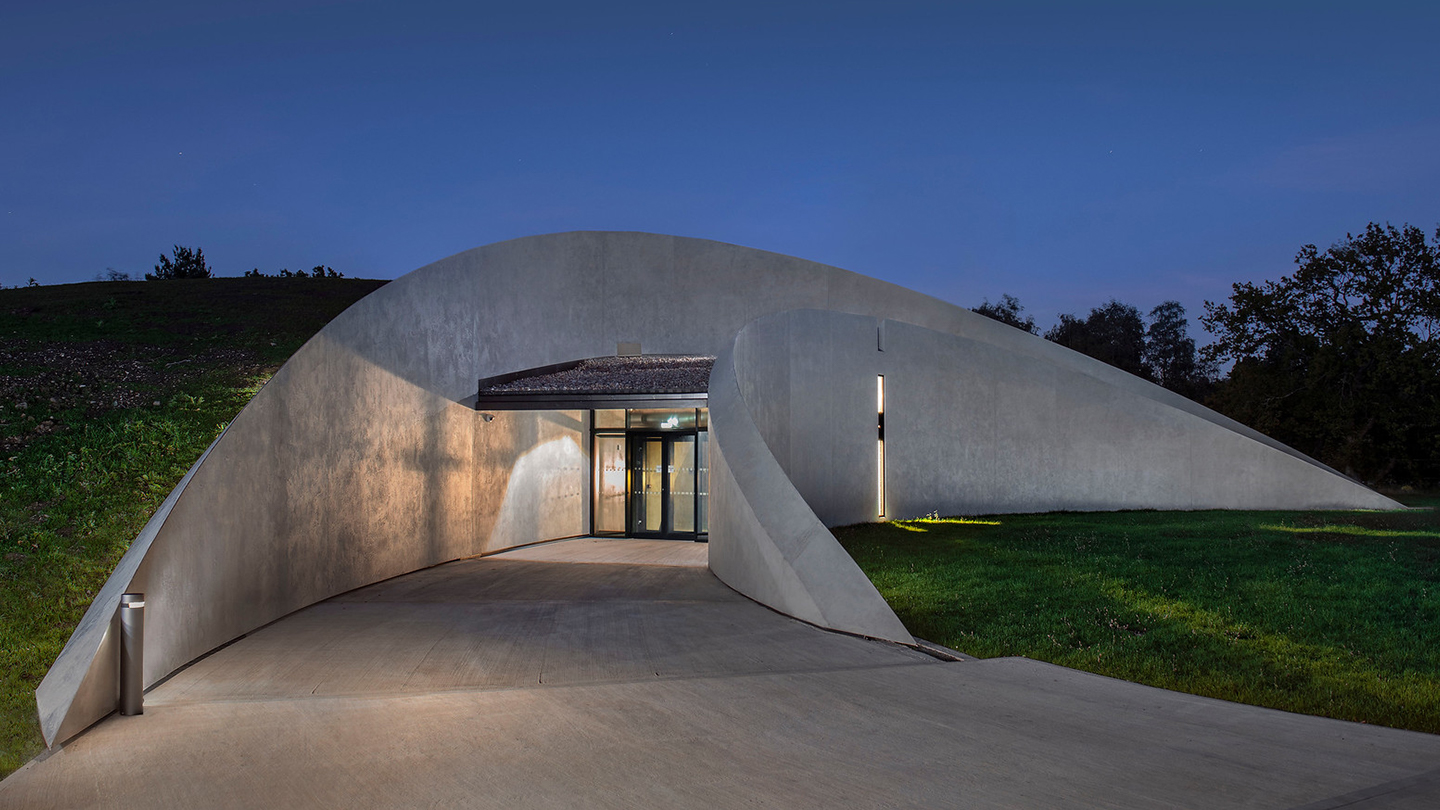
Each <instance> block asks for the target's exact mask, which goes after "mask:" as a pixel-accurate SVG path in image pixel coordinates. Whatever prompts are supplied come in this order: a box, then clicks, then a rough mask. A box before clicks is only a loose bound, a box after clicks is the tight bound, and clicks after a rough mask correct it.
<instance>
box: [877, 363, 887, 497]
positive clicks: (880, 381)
mask: <svg viewBox="0 0 1440 810" xmlns="http://www.w3.org/2000/svg"><path fill="white" fill-rule="evenodd" d="M875 412H876V416H877V417H878V418H877V420H876V421H877V423H878V425H879V436H878V438H879V440H878V441H877V442H876V444H875V468H876V476H875V489H876V492H875V496H876V507H875V511H876V513H877V514H878V515H879V516H880V517H882V518H883V517H885V375H884V374H881V375H879V376H877V377H876V378H875Z"/></svg>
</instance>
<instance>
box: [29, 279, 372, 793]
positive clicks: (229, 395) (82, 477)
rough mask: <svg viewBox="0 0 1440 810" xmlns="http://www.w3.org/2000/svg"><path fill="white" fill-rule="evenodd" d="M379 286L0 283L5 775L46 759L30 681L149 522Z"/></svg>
mask: <svg viewBox="0 0 1440 810" xmlns="http://www.w3.org/2000/svg"><path fill="white" fill-rule="evenodd" d="M383 283H384V282H380V281H367V280H358V279H342V280H332V279H324V280H320V279H316V280H306V279H274V280H270V279H209V280H197V281H189V280H186V281H165V282H148V283H147V282H96V283H90V284H72V285H62V286H54V287H31V288H23V289H10V290H0V443H3V449H0V453H3V455H0V471H3V478H0V544H3V549H0V777H3V776H4V775H6V774H9V773H10V772H11V771H13V770H14V769H15V768H17V767H19V766H20V765H22V764H24V763H25V762H26V761H27V760H28V759H29V758H30V757H32V756H34V755H35V754H36V753H38V752H39V751H40V750H41V748H42V746H43V743H42V740H41V737H40V730H39V725H38V721H37V718H36V712H35V701H34V690H35V687H36V686H37V685H38V684H39V682H40V679H41V678H42V677H43V676H44V674H45V671H46V670H47V669H48V668H49V666H50V664H51V663H52V662H53V661H54V659H55V657H56V656H57V655H58V654H59V652H60V649H61V648H62V647H63V646H64V644H65V641H66V640H67V639H68V638H69V636H70V632H71V631H72V630H73V629H74V627H75V625H76V624H77V623H78V622H79V620H80V616H81V615H82V614H83V613H84V611H85V609H86V607H88V606H89V604H90V599H91V597H92V596H93V595H94V594H95V592H96V591H98V590H99V588H100V585H101V584H102V583H103V582H104V581H105V578H106V577H107V576H108V575H109V573H110V571H111V570H112V569H113V567H114V565H115V563H116V562H117V561H118V560H119V558H120V556H121V555H122V554H123V553H124V552H125V549H126V548H127V547H128V546H129V544H130V541H131V540H132V539H133V538H134V536H135V534H136V533H137V532H138V531H139V530H140V528H141V527H142V526H143V525H144V524H145V521H146V520H147V519H148V518H149V516H150V513H151V512H152V511H153V510H154V509H155V507H156V506H158V505H159V503H160V501H161V500H163V499H164V497H165V495H166V494H167V493H168V492H169V491H170V490H171V489H172V488H173V487H174V485H175V484H176V483H177V482H178V481H179V480H180V477H181V476H182V475H184V473H185V470H186V469H188V467H189V466H190V464H192V463H193V462H194V461H195V459H196V458H198V457H199V455H200V453H201V452H203V451H204V449H205V447H207V446H208V445H209V444H210V442H211V441H213V440H214V438H215V436H216V435H218V434H219V432H220V431H221V430H222V429H223V428H224V426H225V425H226V424H227V423H228V422H229V420H230V419H232V418H233V417H234V416H235V414H236V413H238V412H239V411H240V409H241V408H242V407H243V406H244V405H245V403H246V402H248V401H249V399H250V397H252V396H253V395H254V393H255V392H256V391H257V390H258V389H259V387H260V386H261V385H262V384H263V383H264V381H265V380H267V379H269V377H270V375H271V374H273V373H274V372H275V370H276V369H277V368H278V367H279V365H280V364H281V363H282V362H284V360H285V358H287V357H289V356H290V355H291V354H293V353H294V352H295V351H296V350H297V349H298V348H299V347H300V346H301V345H302V344H303V343H304V342H305V341H306V340H307V339H309V337H310V336H311V335H313V334H314V333H315V332H316V331H318V330H319V329H320V327H321V326H323V325H324V324H325V323H327V322H328V321H330V320H331V319H332V318H334V317H335V316H336V315H338V314H339V313H340V312H341V311H342V310H344V309H345V308H346V307H347V306H349V305H350V304H352V303H354V302H355V301H356V300H358V299H360V298H361V297H363V296H364V295H366V294H368V293H369V292H371V291H373V290H375V289H376V288H378V287H379V286H380V285H381V284H383ZM22 406H23V407H22Z"/></svg>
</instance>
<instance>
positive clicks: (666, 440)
mask: <svg viewBox="0 0 1440 810" xmlns="http://www.w3.org/2000/svg"><path fill="white" fill-rule="evenodd" d="M621 436H623V437H624V442H625V444H624V447H625V462H624V464H625V506H624V509H625V530H624V532H623V533H622V532H620V531H617V530H615V529H611V530H609V531H599V530H598V528H599V527H598V525H597V522H598V520H597V517H598V516H597V514H596V511H597V507H598V500H599V483H598V478H592V481H591V487H590V489H591V493H590V498H591V517H590V530H591V534H594V535H596V536H601V537H620V536H624V537H641V538H648V539H665V540H695V541H700V542H704V541H706V540H707V539H708V538H709V532H708V531H699V529H702V528H705V529H708V525H706V524H708V512H709V509H708V504H707V503H705V502H704V500H702V498H704V497H706V495H705V494H702V493H705V490H707V489H708V488H709V475H708V470H706V469H704V466H703V465H704V463H705V460H706V459H708V458H709V455H710V454H709V450H708V448H706V447H702V445H703V444H704V443H705V442H706V441H707V440H708V439H709V430H708V429H706V428H705V427H694V428H688V429H684V428H682V429H679V430H669V429H656V428H654V427H627V428H614V427H605V428H593V429H592V430H591V441H590V447H591V452H592V465H591V466H592V470H593V471H594V472H593V473H592V475H593V474H597V473H599V472H600V471H599V467H598V465H599V463H600V462H599V448H600V442H602V441H605V440H610V441H614V440H615V439H617V438H620V437H621ZM686 438H688V439H690V440H691V441H693V442H694V449H693V451H692V453H691V460H692V464H693V468H692V472H691V474H692V476H693V485H692V486H691V492H690V495H689V497H690V498H691V506H690V510H689V511H690V521H691V523H690V525H691V527H692V530H691V531H681V532H677V531H675V530H674V521H675V515H674V513H675V509H674V504H673V499H672V497H671V495H670V484H671V476H672V475H673V473H671V472H670V470H671V467H672V466H673V465H674V463H675V445H676V443H677V441H683V440H685V439H686ZM656 439H659V440H660V447H661V448H662V450H661V462H660V465H659V467H660V471H659V475H660V480H661V497H660V503H661V510H662V511H661V522H660V529H659V531H645V530H643V529H640V528H639V527H638V526H637V525H636V523H637V521H636V515H635V511H636V510H635V489H636V481H635V476H636V475H637V474H638V471H637V469H636V466H635V459H636V453H635V449H636V447H637V445H642V444H643V443H644V442H646V441H653V440H656ZM647 465H651V466H653V462H651V461H650V460H649V459H647ZM682 497H684V496H682Z"/></svg>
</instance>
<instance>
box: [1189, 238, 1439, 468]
mask: <svg viewBox="0 0 1440 810" xmlns="http://www.w3.org/2000/svg"><path fill="white" fill-rule="evenodd" d="M1295 264H1296V266H1297V268H1296V270H1295V272H1294V273H1292V274H1291V275H1288V276H1284V277H1282V278H1280V279H1279V280H1278V281H1267V282H1265V283H1263V284H1258V285H1257V284H1250V283H1241V284H1235V285H1233V286H1232V292H1231V295H1230V300H1229V301H1228V302H1226V303H1220V304H1215V303H1210V302H1206V304H1205V316H1204V317H1203V318H1201V322H1202V323H1204V324H1205V328H1206V329H1208V330H1209V331H1210V332H1211V334H1213V335H1214V336H1215V342H1214V343H1213V344H1212V345H1210V346H1207V347H1206V355H1207V356H1208V357H1210V358H1212V359H1214V360H1218V361H1233V363H1234V366H1233V368H1232V369H1231V371H1230V375H1229V376H1228V377H1227V378H1226V380H1225V381H1224V384H1223V385H1221V386H1220V387H1219V388H1218V390H1217V391H1216V393H1215V396H1214V397H1213V398H1212V400H1211V403H1210V404H1211V405H1212V407H1214V408H1216V409H1217V410H1219V411H1221V412H1222V413H1225V414H1227V415H1229V416H1232V417H1234V418H1235V419H1238V420H1240V421H1242V422H1244V423H1246V424H1249V425H1252V426H1253V427H1255V429H1256V430H1260V431H1262V432H1264V433H1268V434H1269V435H1271V436H1274V437H1275V438H1277V439H1279V440H1281V441H1283V442H1286V443H1287V444H1290V445H1293V446H1294V447H1296V448H1297V449H1299V450H1301V451H1303V452H1305V453H1308V454H1309V455H1311V456H1313V457H1315V458H1317V459H1319V460H1321V461H1324V462H1325V463H1327V464H1329V465H1331V466H1333V467H1335V468H1337V469H1339V470H1342V471H1344V472H1346V473H1348V474H1350V475H1353V476H1355V477H1357V478H1360V479H1362V480H1364V481H1367V482H1370V483H1400V482H1433V481H1434V480H1435V479H1436V478H1437V477H1440V464H1437V462H1440V371H1437V369H1440V329H1437V327H1440V230H1437V231H1436V234H1435V241H1434V242H1429V241H1427V240H1426V236H1425V232H1424V231H1422V230H1420V229H1419V228H1415V227H1412V226H1409V225H1406V226H1405V227H1403V228H1401V229H1398V230H1397V229H1396V228H1394V227H1393V226H1391V225H1389V224H1386V225H1383V226H1381V225H1376V224H1374V223H1371V224H1370V225H1369V226H1367V227H1366V228H1365V231H1364V232H1363V233H1361V234H1360V235H1358V236H1354V235H1350V234H1346V235H1345V238H1344V239H1343V240H1341V241H1339V242H1336V243H1335V244H1333V245H1331V246H1330V247H1329V248H1328V249H1326V250H1325V251H1324V252H1321V251H1320V250H1318V249H1317V248H1316V247H1315V246H1314V245H1306V246H1305V247H1303V248H1301V250H1300V252H1299V254H1297V255H1296V257H1295Z"/></svg>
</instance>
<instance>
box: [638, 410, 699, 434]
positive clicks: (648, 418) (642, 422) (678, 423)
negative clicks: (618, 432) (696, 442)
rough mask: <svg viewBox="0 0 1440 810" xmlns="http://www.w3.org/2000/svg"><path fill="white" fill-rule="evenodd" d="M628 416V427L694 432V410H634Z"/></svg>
mask: <svg viewBox="0 0 1440 810" xmlns="http://www.w3.org/2000/svg"><path fill="white" fill-rule="evenodd" d="M626 413H627V414H629V417H630V419H629V422H630V427H632V428H649V429H651V430H694V429H695V409H694V408H686V409H684V410H675V409H674V408H634V409H631V410H629V411H626Z"/></svg>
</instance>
